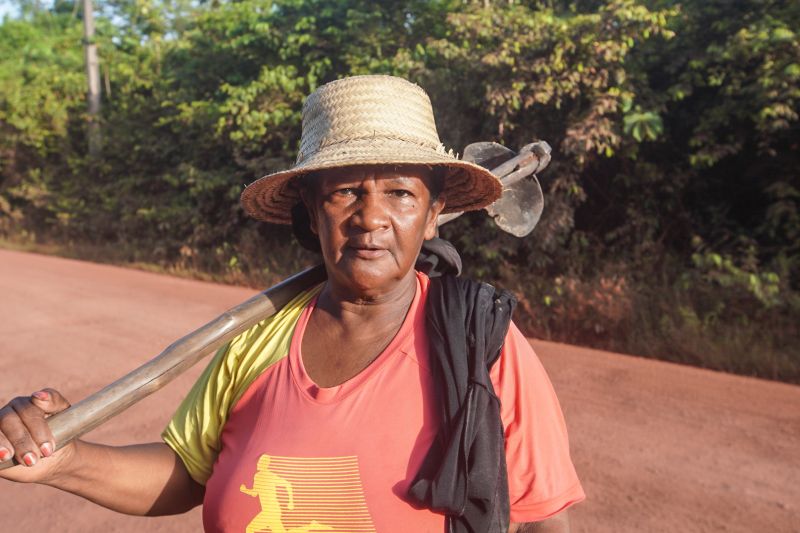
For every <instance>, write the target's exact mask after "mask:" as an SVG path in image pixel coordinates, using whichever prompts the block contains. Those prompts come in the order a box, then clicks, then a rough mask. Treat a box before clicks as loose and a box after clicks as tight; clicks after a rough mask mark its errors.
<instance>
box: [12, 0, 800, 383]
mask: <svg viewBox="0 0 800 533" xmlns="http://www.w3.org/2000/svg"><path fill="white" fill-rule="evenodd" d="M37 5H38V4H36V3H34V4H31V3H29V2H24V3H22V4H21V15H20V16H19V17H18V18H16V19H10V18H7V19H6V20H5V21H3V22H2V24H0V237H3V238H5V239H6V240H7V241H10V242H16V243H28V244H29V245H41V244H53V243H55V244H57V245H58V246H60V247H61V249H67V250H72V253H73V254H75V253H78V252H75V251H76V250H89V249H91V250H95V251H94V252H92V254H93V255H92V257H93V258H97V257H98V255H97V254H99V257H105V258H109V259H111V260H114V261H118V262H129V263H135V262H148V263H155V264H159V265H162V267H163V268H165V269H171V270H177V271H187V270H188V271H195V272H200V273H203V275H207V276H214V277H216V278H217V279H219V278H224V279H230V280H235V281H238V282H242V281H245V282H248V283H251V284H253V285H264V284H269V283H271V282H273V281H275V280H276V279H277V278H278V277H280V276H282V275H285V274H287V273H289V272H291V271H294V270H296V269H297V268H299V266H301V265H303V264H306V263H309V262H311V261H313V257H311V256H309V255H307V254H305V253H304V252H302V251H300V250H299V249H298V247H297V246H294V245H292V243H291V240H290V237H289V236H288V235H287V233H288V232H287V231H285V229H283V228H278V227H274V226H268V225H262V224H258V223H255V222H253V221H249V220H247V219H246V217H245V216H244V215H243V213H242V211H241V209H240V208H239V206H238V204H237V200H238V195H239V193H240V191H241V189H242V186H243V184H245V183H248V182H249V181H251V180H252V179H253V178H255V177H258V176H260V175H263V174H266V173H268V172H271V171H274V170H277V169H282V168H285V167H287V166H289V165H291V164H292V162H293V161H294V157H295V154H296V149H297V142H298V139H299V135H300V108H301V104H302V99H303V96H304V95H305V94H307V93H308V92H310V91H312V90H313V89H314V88H315V87H316V86H318V85H320V84H321V83H324V82H327V81H330V80H332V79H336V78H338V77H341V76H345V75H350V74H363V73H388V74H396V75H400V76H404V77H407V78H409V79H412V80H414V81H416V82H418V83H419V84H420V85H422V86H423V87H425V88H426V90H428V92H429V93H430V95H431V98H432V99H433V101H434V106H435V109H436V112H437V122H438V126H439V131H440V134H441V136H442V138H443V141H444V142H445V144H446V145H448V146H452V147H453V148H455V149H456V150H460V149H462V148H463V147H464V146H465V145H466V144H467V143H469V142H473V141H477V140H495V141H498V142H501V143H503V144H505V145H507V146H509V147H512V148H516V147H520V146H522V145H524V144H526V143H528V142H530V141H531V140H532V139H536V138H541V139H546V140H547V141H548V142H550V143H551V144H552V145H553V147H554V149H555V151H554V162H553V164H552V165H551V167H550V168H549V169H548V170H547V171H546V172H545V173H544V174H543V175H542V176H541V178H542V182H543V186H544V188H545V190H546V198H547V207H546V209H545V215H544V218H543V220H542V222H541V223H540V225H539V227H538V228H537V229H536V230H535V232H534V233H533V234H532V235H531V236H530V237H528V238H526V239H522V240H520V239H515V238H513V237H510V236H507V235H499V233H498V232H497V231H496V230H494V229H493V228H492V223H491V222H490V221H488V220H487V219H486V218H485V217H484V216H483V215H481V214H474V215H471V216H467V217H462V219H459V221H457V222H455V223H453V224H452V225H449V226H448V227H447V228H445V229H444V234H445V235H444V236H445V237H449V238H451V239H452V240H453V242H454V243H455V244H456V246H457V247H458V248H459V250H460V251H461V252H462V255H463V256H464V257H465V261H466V262H467V264H468V269H469V273H470V274H472V275H476V276H480V277H481V278H483V279H486V280H490V281H494V282H496V283H498V284H500V285H502V286H505V287H509V288H511V289H513V290H515V291H516V293H517V294H518V296H519V297H520V300H521V306H520V313H519V315H518V322H520V323H521V325H522V326H523V327H524V328H525V329H526V331H527V332H528V333H531V334H533V335H537V336H540V337H543V338H550V339H556V340H563V341H568V342H576V343H583V344H589V345H592V346H597V347H603V348H611V349H615V350H620V351H625V352H630V353H636V354H641V355H647V356H653V357H660V358H665V359H670V360H676V361H681V362H688V363H691V364H696V365H701V366H707V367H711V368H718V369H723V370H728V371H733V372H739V373H743V374H750V375H758V376H763V377H767V378H773V379H781V380H786V381H792V382H800V332H799V331H798V329H799V328H800V214H799V213H798V202H800V179H799V178H800V177H799V176H798V169H800V164H799V163H800V145H798V139H800V135H798V129H799V128H798V125H799V124H800V121H799V118H798V112H799V110H800V106H799V105H798V101H799V100H800V36H798V35H797V33H796V32H797V29H798V28H800V3H797V2H792V1H789V0H785V1H770V0H758V1H757V0H743V1H740V2H723V1H719V0H686V1H683V2H677V1H674V0H597V1H590V0H574V1H556V0H539V1H535V0H529V1H513V2H508V1H503V2H500V1H495V2H484V1H480V2H465V1H461V0H458V1H457V0H435V1H422V0H399V1H366V0H339V1H335V2H334V1H330V0H328V1H322V0H274V1H269V0H242V1H238V2H229V1H224V0H223V1H214V2H209V3H200V4H197V3H194V2H189V1H188V0H184V1H171V2H167V1H165V0H108V1H107V2H100V0H98V13H97V16H96V18H97V25H98V28H97V33H98V36H97V39H96V41H97V43H98V46H99V53H100V60H101V73H102V78H103V80H104V95H103V98H104V101H103V106H104V107H103V117H102V132H103V151H102V155H101V156H100V157H98V158H96V159H93V158H90V157H89V156H88V155H87V146H86V145H87V142H86V114H85V104H84V94H85V81H84V74H83V62H82V61H83V59H82V57H83V56H82V49H81V20H80V11H79V10H78V9H76V6H75V5H74V4H73V3H72V1H70V0H56V3H55V4H54V5H53V6H52V8H51V9H48V10H44V9H41V8H36V6H37ZM98 250H99V252H98Z"/></svg>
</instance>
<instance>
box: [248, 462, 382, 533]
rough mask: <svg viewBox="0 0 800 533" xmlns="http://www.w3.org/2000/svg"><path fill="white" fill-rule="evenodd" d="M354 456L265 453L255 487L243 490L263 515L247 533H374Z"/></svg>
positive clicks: (257, 518)
mask: <svg viewBox="0 0 800 533" xmlns="http://www.w3.org/2000/svg"><path fill="white" fill-rule="evenodd" d="M360 477H361V476H360V473H359V469H358V460H357V458H356V457H280V456H272V455H268V454H264V455H261V456H260V457H259V459H258V463H257V465H256V473H255V475H254V476H253V484H252V487H251V488H248V487H247V485H246V484H245V483H243V484H242V485H241V486H240V487H239V490H240V491H241V492H242V493H244V494H246V495H248V496H251V497H253V498H258V501H259V504H260V506H261V511H260V512H259V513H258V514H257V515H256V516H255V517H254V518H253V519H252V520H251V521H250V523H249V524H248V525H247V528H246V530H245V531H246V533H312V532H322V531H350V532H354V533H355V532H374V531H375V528H374V526H373V525H372V517H371V516H370V514H369V511H368V509H367V505H366V501H365V499H364V491H363V489H362V486H361V480H360Z"/></svg>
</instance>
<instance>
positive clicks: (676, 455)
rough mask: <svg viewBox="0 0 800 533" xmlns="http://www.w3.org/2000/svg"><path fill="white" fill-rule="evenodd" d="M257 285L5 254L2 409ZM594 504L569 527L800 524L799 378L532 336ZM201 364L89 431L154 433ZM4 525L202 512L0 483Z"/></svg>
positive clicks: (125, 366)
mask: <svg viewBox="0 0 800 533" xmlns="http://www.w3.org/2000/svg"><path fill="white" fill-rule="evenodd" d="M251 294H252V291H250V290H247V289H242V288H235V287H226V286H222V285H215V284H211V283H202V282H197V281H188V280H183V279H176V278H172V277H168V276H163V275H156V274H150V273H145V272H139V271H134V270H127V269H123V268H117V267H111V266H103V265H95V264H91V263H83V262H78V261H71V260H65V259H59V258H53V257H45V256H40V255H33V254H23V253H17V252H9V251H3V250H0V368H2V380H0V404H3V403H5V402H6V401H7V400H8V399H10V398H11V397H13V396H15V395H18V394H28V393H30V392H32V391H34V390H37V389H38V388H41V387H43V386H46V385H48V386H55V387H56V388H59V389H60V390H61V391H63V392H64V394H65V395H66V396H67V397H68V398H70V399H73V400H77V399H80V398H82V397H84V396H86V395H88V394H90V393H92V392H94V391H95V390H98V389H99V388H101V387H102V386H104V385H106V384H108V383H110V382H111V381H113V380H115V379H116V378H118V377H119V376H121V375H122V374H124V373H125V372H127V371H129V370H131V369H132V368H134V367H136V366H138V365H139V364H141V363H143V362H144V361H146V360H147V359H149V358H150V357H152V356H153V355H155V354H157V353H158V352H159V351H161V349H163V347H165V346H166V345H168V344H169V343H170V342H172V341H173V340H175V339H176V338H178V337H180V336H182V335H184V334H185V333H187V332H189V331H190V330H192V329H194V328H196V327H198V326H200V325H202V324H203V323H205V322H206V321H208V320H210V319H212V318H213V317H215V316H216V315H217V314H219V313H220V312H221V311H223V310H224V309H226V308H228V307H230V306H232V305H234V304H236V303H238V302H240V301H243V300H244V299H246V298H247V297H248V296H249V295H251ZM533 345H534V347H535V348H536V351H537V353H538V354H539V356H540V357H541V359H542V361H543V362H544V365H545V367H547V370H548V372H549V373H550V376H551V378H552V380H553V383H554V385H555V388H556V391H557V392H558V395H559V398H560V399H561V403H562V406H563V409H564V412H565V416H566V419H567V424H568V426H569V430H570V435H571V446H572V453H573V458H574V460H575V464H576V467H577V469H578V474H579V475H580V477H581V480H582V482H583V485H584V488H585V490H586V493H587V495H588V499H587V500H586V501H585V502H584V503H582V504H580V505H578V506H576V507H574V508H573V510H572V525H573V531H578V532H588V531H592V532H611V531H615V532H622V531H625V532H627V531H631V532H658V531H664V532H667V531H669V532H674V531H741V532H789V531H800V387H796V386H791V385H786V384H781V383H772V382H768V381H762V380H757V379H751V378H744V377H738V376H731V375H727V374H722V373H718V372H710V371H706V370H699V369H695V368H690V367H684V366H679V365H674V364H669V363H663V362H658V361H652V360H647V359H642V358H637V357H631V356H625V355H618V354H612V353H607V352H601V351H597V350H590V349H585V348H578V347H574V346H567V345H562V344H554V343H549V342H541V341H535V340H534V341H533ZM200 366H202V365H198V367H197V368H194V369H192V371H190V373H189V375H185V376H182V377H181V378H179V379H178V380H177V381H176V382H174V383H172V384H170V385H169V386H168V387H167V388H166V389H164V390H162V391H161V392H159V393H157V394H156V395H155V396H152V397H150V398H148V399H146V400H144V401H143V402H141V403H140V404H138V405H136V406H134V407H133V408H132V409H131V410H129V411H128V412H127V413H125V414H123V415H122V416H120V417H118V418H117V419H115V420H113V421H111V422H109V423H108V424H106V425H105V426H103V427H101V428H99V429H97V430H95V431H94V432H93V433H91V434H90V435H89V438H90V439H92V440H96V441H100V442H106V443H129V442H143V441H150V440H155V439H157V438H158V434H159V431H160V429H161V428H162V427H163V426H164V424H165V423H166V421H167V419H168V417H169V416H170V414H171V411H172V410H173V409H174V407H175V406H177V404H178V402H179V400H180V399H181V398H182V396H183V394H184V393H185V392H186V391H187V390H188V388H189V386H190V385H191V383H192V382H193V380H194V378H195V377H196V376H197V374H198V373H199V372H200ZM0 510H2V513H0V531H3V532H18V531H25V532H27V531H36V532H49V531H58V532H64V533H66V532H90V531H103V532H111V531H131V532H139V531H176V532H181V531H197V530H199V529H200V528H201V522H200V512H199V510H195V511H193V512H191V513H188V514H187V515H183V516H179V517H169V518H156V519H154V518H134V517H127V516H121V515H117V514H115V513H112V512H110V511H106V510H104V509H101V508H99V507H96V506H94V505H92V504H89V503H86V502H84V501H82V500H80V499H79V498H76V497H74V496H71V495H68V494H63V493H60V492H59V491H57V490H54V489H49V488H46V487H38V486H24V485H16V484H12V483H9V482H5V481H2V480H0Z"/></svg>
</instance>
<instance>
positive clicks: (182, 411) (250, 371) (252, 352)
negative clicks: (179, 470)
mask: <svg viewBox="0 0 800 533" xmlns="http://www.w3.org/2000/svg"><path fill="white" fill-rule="evenodd" d="M319 289H320V286H317V287H315V288H313V289H310V290H308V291H304V292H302V293H300V294H299V295H298V296H296V297H295V298H294V299H293V300H292V301H291V302H289V303H288V304H287V305H286V306H285V307H284V308H283V309H281V311H280V312H279V313H277V314H276V315H274V316H272V317H270V318H267V319H265V320H263V321H261V322H259V323H257V324H256V325H254V326H253V327H251V328H250V329H248V330H247V331H245V332H244V333H242V334H240V335H239V336H237V337H235V338H234V339H233V340H232V341H230V342H229V343H228V344H226V345H225V346H223V347H222V348H220V350H219V351H218V352H217V354H216V355H215V356H214V359H213V360H212V361H211V363H210V364H209V365H208V367H207V368H206V369H205V371H204V372H203V373H202V374H201V376H200V378H199V379H198V380H197V382H196V383H195V384H194V386H193V387H192V389H191V390H190V391H189V394H187V395H186V398H184V400H183V402H181V405H180V407H178V410H177V411H176V412H175V414H174V415H173V417H172V420H170V422H169V424H168V425H167V427H166V429H164V431H163V433H162V434H161V438H162V439H163V440H164V442H165V443H166V444H167V445H168V446H169V447H170V448H172V449H173V451H174V452H175V453H176V454H177V455H178V456H179V457H180V458H181V460H182V461H183V464H184V466H185V467H186V471H187V472H188V473H189V475H190V476H191V477H192V479H194V480H195V481H197V482H198V483H200V484H201V485H205V484H206V481H208V478H209V477H211V472H212V470H213V466H214V463H215V462H216V460H217V456H218V455H219V451H220V449H219V448H220V437H221V435H222V429H223V427H224V426H225V423H226V422H227V420H228V415H229V413H230V411H231V409H232V408H233V407H234V405H235V404H236V402H237V401H238V400H239V398H241V396H242V395H243V394H244V392H245V391H246V390H247V388H248V387H249V386H250V385H251V384H252V383H253V382H254V381H255V380H256V378H257V377H258V376H259V375H261V373H263V372H264V371H265V370H266V369H267V368H269V367H270V366H271V365H273V364H275V363H276V362H278V361H280V360H281V359H283V358H284V357H286V355H287V354H288V352H289V345H290V343H291V340H292V335H293V334H294V328H295V325H296V324H297V321H298V319H299V318H300V315H301V314H302V312H303V309H304V308H305V306H306V305H307V304H308V303H309V302H310V301H311V300H312V299H313V297H315V296H316V295H317V293H318V292H319Z"/></svg>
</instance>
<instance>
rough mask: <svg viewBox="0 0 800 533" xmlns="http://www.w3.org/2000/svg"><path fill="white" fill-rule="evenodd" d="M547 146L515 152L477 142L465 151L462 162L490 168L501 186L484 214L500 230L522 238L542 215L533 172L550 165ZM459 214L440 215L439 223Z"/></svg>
mask: <svg viewBox="0 0 800 533" xmlns="http://www.w3.org/2000/svg"><path fill="white" fill-rule="evenodd" d="M550 152H551V148H550V145H549V144H547V143H546V142H544V141H538V142H534V143H531V144H528V145H525V146H524V147H522V149H521V150H520V151H519V153H518V154H517V153H515V152H514V151H513V150H510V149H508V148H506V147H505V146H503V145H502V144H498V143H494V142H478V143H472V144H470V145H468V146H467V147H466V148H465V149H464V156H463V159H464V160H465V161H471V162H473V163H475V164H478V165H481V166H482V167H484V168H487V169H490V170H491V172H492V173H493V174H494V175H495V176H497V177H498V179H499V180H500V182H501V183H502V184H503V195H502V196H501V197H500V198H499V199H498V200H497V201H495V202H494V203H493V204H491V205H489V206H488V207H486V212H487V213H489V215H490V216H491V217H492V218H493V219H494V222H495V224H497V226H498V227H499V228H500V229H502V230H503V231H505V232H507V233H510V234H512V235H514V236H516V237H525V236H526V235H528V234H529V233H530V232H531V231H533V228H535V227H536V224H537V223H538V222H539V219H540V218H541V216H542V210H543V209H544V195H543V194H542V187H541V185H540V184H539V180H538V179H537V177H536V174H535V173H536V172H539V171H541V170H544V169H545V168H546V167H547V165H548V164H549V163H550ZM460 214H461V213H453V214H448V215H442V216H440V217H439V224H440V225H441V224H443V223H444V222H449V221H450V220H452V219H453V218H456V217H457V216H459V215H460Z"/></svg>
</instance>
